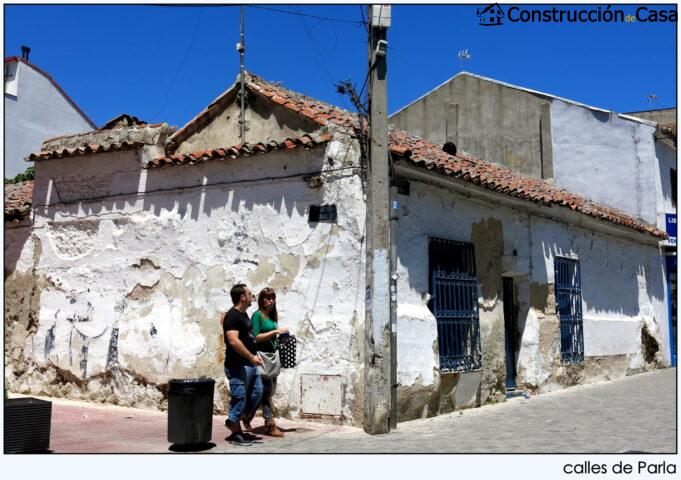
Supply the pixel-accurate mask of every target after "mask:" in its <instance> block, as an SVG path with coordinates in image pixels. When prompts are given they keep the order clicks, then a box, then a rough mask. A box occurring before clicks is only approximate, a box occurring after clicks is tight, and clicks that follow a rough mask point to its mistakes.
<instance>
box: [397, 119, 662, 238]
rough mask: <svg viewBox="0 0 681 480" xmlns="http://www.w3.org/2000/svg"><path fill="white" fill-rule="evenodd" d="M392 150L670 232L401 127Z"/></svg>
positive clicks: (469, 177) (501, 187)
mask: <svg viewBox="0 0 681 480" xmlns="http://www.w3.org/2000/svg"><path fill="white" fill-rule="evenodd" d="M390 151H391V152H392V153H393V154H395V155H397V156H398V157H399V158H401V159H403V160H405V161H407V162H409V163H410V164H412V165H415V166H418V167H421V168H424V169H426V170H431V171H434V172H437V173H439V174H442V175H447V176H449V177H452V178H457V179H460V180H463V181H465V182H468V183H472V184H474V185H478V186H480V187H482V188H485V189H487V190H492V191H495V192H498V193H503V194H505V195H509V196H512V197H515V198H519V199H522V200H527V201H530V202H534V203H538V204H540V205H548V206H561V207H567V208H570V209H571V210H576V211H578V212H581V213H584V214H586V215H589V216H591V217H594V218H598V219H601V220H607V221H609V222H613V223H616V224H618V225H624V226H626V227H629V228H633V229H634V230H638V231H639V232H644V233H649V234H651V235H654V236H656V237H660V238H666V237H667V234H666V233H665V232H663V231H661V230H659V229H657V228H655V227H653V226H652V225H649V224H647V223H644V222H641V221H639V220H636V219H634V218H633V217H631V216H629V215H627V214H626V213H623V212H621V211H619V210H617V209H614V208H611V207H606V206H604V205H599V204H597V203H594V202H592V201H590V200H587V199H586V198H584V197H581V196H579V195H576V194H574V193H570V192H568V191H566V190H563V189H562V188H559V187H557V186H555V185H553V184H551V183H548V182H546V181H544V180H541V179H537V178H531V177H527V176H524V175H521V174H519V173H517V172H515V171H513V170H509V169H508V168H505V167H502V166H500V165H496V164H493V163H488V162H485V161H482V160H479V159H476V158H473V157H471V156H470V155H467V154H465V153H463V152H457V153H456V155H449V154H448V153H445V152H444V151H442V147H441V146H438V145H434V144H432V143H430V142H427V141H425V140H422V139H420V138H418V137H415V136H412V135H409V134H408V133H406V132H404V131H401V130H393V131H392V132H391V133H390Z"/></svg>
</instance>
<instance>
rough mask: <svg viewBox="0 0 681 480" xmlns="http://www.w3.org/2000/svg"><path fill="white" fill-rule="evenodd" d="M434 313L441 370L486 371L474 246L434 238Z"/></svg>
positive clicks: (431, 286)
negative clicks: (483, 362)
mask: <svg viewBox="0 0 681 480" xmlns="http://www.w3.org/2000/svg"><path fill="white" fill-rule="evenodd" d="M429 250H430V251H429V253H430V265H431V278H430V291H431V305H430V307H431V310H432V311H433V314H434V315H435V319H436V321H437V337H438V350H439V357H440V371H443V372H469V371H474V370H479V369H480V368H482V350H481V348H480V315H479V310H478V280H477V278H476V277H475V262H474V257H473V246H472V245H470V244H466V243H461V242H453V241H449V240H442V239H435V238H432V239H430V247H429Z"/></svg>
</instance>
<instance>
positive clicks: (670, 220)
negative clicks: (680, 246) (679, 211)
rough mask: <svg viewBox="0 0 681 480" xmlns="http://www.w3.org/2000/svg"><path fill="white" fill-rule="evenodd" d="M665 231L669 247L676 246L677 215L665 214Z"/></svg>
mask: <svg viewBox="0 0 681 480" xmlns="http://www.w3.org/2000/svg"><path fill="white" fill-rule="evenodd" d="M664 223H665V230H666V231H667V235H669V239H668V240H667V242H668V244H669V245H676V214H675V213H665V214H664Z"/></svg>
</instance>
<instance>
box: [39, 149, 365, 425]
mask: <svg viewBox="0 0 681 480" xmlns="http://www.w3.org/2000/svg"><path fill="white" fill-rule="evenodd" d="M107 155H108V157H107V158H104V157H105V156H107ZM329 158H330V159H332V160H333V166H331V165H330V162H329V161H328V159H329ZM358 158H359V152H358V150H357V148H356V146H353V145H350V146H348V145H346V144H344V143H341V142H336V141H334V142H330V143H329V144H327V145H325V146H320V147H316V148H315V149H312V150H309V151H305V150H304V149H303V148H299V149H295V150H292V151H288V152H286V151H284V152H272V153H269V154H267V155H262V156H254V157H248V158H239V159H235V160H229V161H217V162H208V163H206V164H203V165H196V166H180V167H172V168H166V169H160V170H150V171H145V172H143V174H142V175H140V172H139V171H135V169H134V168H133V166H134V164H135V162H136V161H137V159H138V156H137V153H136V152H130V151H127V152H117V153H111V154H100V156H98V157H97V158H96V159H95V158H87V157H76V158H72V159H64V160H60V161H45V162H42V163H41V165H39V167H40V168H39V169H38V178H37V180H36V195H37V197H36V198H39V199H40V200H41V201H45V200H48V198H49V199H50V200H48V201H49V202H55V201H57V200H58V196H55V194H54V193H53V192H54V184H56V185H57V187H58V188H57V189H58V191H59V195H61V197H62V198H65V197H68V198H69V199H70V200H71V201H72V202H73V203H70V204H66V205H64V204H58V205H53V206H50V207H48V208H37V209H36V220H35V229H34V237H35V241H39V242H40V243H41V245H42V255H41V257H40V261H39V263H38V266H37V270H36V275H37V276H44V277H46V278H48V279H49V282H50V284H51V285H52V287H50V288H48V289H46V290H45V291H43V292H42V295H41V297H40V309H39V327H38V331H37V333H36V334H35V335H34V336H31V337H29V339H28V341H27V343H28V344H29V346H30V347H29V356H30V358H31V359H32V360H33V361H34V362H35V363H36V364H38V365H39V366H48V365H50V364H54V365H57V366H59V367H60V368H61V369H64V370H67V371H69V372H71V373H73V374H74V375H76V376H77V377H78V378H83V379H85V380H86V381H89V380H90V379H91V378H93V377H95V376H97V375H98V374H101V373H102V372H104V371H105V370H106V369H107V368H108V367H107V363H108V362H109V361H110V360H111V359H110V358H107V357H108V355H109V349H110V344H111V338H112V332H114V330H115V329H116V328H117V330H118V360H119V363H120V366H121V368H123V369H125V370H126V371H128V372H131V373H133V374H136V375H140V376H142V377H143V378H145V379H146V380H147V381H148V382H150V383H165V382H167V381H168V380H169V379H171V378H186V377H195V376H199V375H208V376H211V377H213V378H215V379H216V380H218V382H224V373H223V371H222V364H221V362H220V361H219V359H220V358H222V353H223V351H224V345H223V342H222V330H221V327H220V325H219V323H218V320H219V317H220V314H221V312H224V311H226V310H227V309H229V308H230V307H231V300H230V298H229V290H230V288H231V287H232V285H233V284H235V283H237V282H239V281H245V282H246V283H247V284H248V285H249V286H250V287H251V288H252V289H253V291H254V292H255V293H257V292H259V291H260V289H262V288H264V287H265V286H268V285H271V286H273V287H274V288H275V290H276V291H277V303H278V309H279V314H280V319H281V320H280V321H281V325H282V326H286V327H289V328H290V330H291V333H293V334H294V335H296V336H297V337H298V358H299V365H298V367H297V368H295V369H292V370H283V371H282V374H281V375H280V377H279V382H278V391H277V397H276V402H275V403H276V405H277V406H278V407H279V408H282V409H283V410H284V411H286V410H289V409H290V410H291V411H293V412H295V411H297V409H298V408H299V405H300V395H301V386H300V378H301V375H303V374H316V375H320V374H323V375H340V376H341V377H342V383H343V388H344V395H345V396H344V399H343V410H342V414H343V415H344V416H345V417H346V418H348V419H352V417H353V406H354V404H353V399H354V395H355V390H354V388H355V384H356V382H357V381H358V378H359V374H360V367H359V366H358V358H359V355H360V353H359V348H360V345H359V344H360V343H361V342H362V339H361V338H359V339H358V338H357V337H356V334H357V332H362V331H363V321H364V320H363V319H364V301H363V299H364V269H365V267H364V261H365V260H364V259H365V253H364V246H363V237H364V213H365V212H364V202H363V197H362V188H361V182H360V179H359V177H358V175H357V174H356V173H357V172H356V171H355V169H354V168H355V167H356V166H357V161H358ZM109 169H113V170H115V171H117V172H118V176H117V177H116V178H115V181H112V182H110V186H109V190H108V191H107V194H108V195H112V197H110V198H109V199H106V200H104V201H102V202H95V201H89V200H83V201H82V202H81V201H78V199H79V198H83V197H87V196H89V195H90V194H91V192H90V188H89V187H88V185H87V182H81V181H78V178H79V177H80V176H82V177H83V178H90V181H89V184H90V185H91V184H92V183H93V182H95V183H96V178H91V177H98V178H100V179H102V178H111V172H110V171H109ZM322 169H323V170H324V172H325V173H322V177H323V178H324V179H325V183H324V185H323V186H322V187H321V188H320V189H312V188H310V187H309V186H308V184H307V182H306V181H304V180H303V179H302V178H301V177H300V176H297V175H299V174H302V173H305V172H315V171H317V170H322ZM330 169H343V170H339V171H336V172H334V173H331V172H328V170H330ZM53 175H58V176H59V177H58V178H56V179H55V181H54V182H53V183H52V186H50V180H51V179H52V177H53ZM274 177H290V178H280V179H278V180H274V179H273V180H267V179H268V178H274ZM60 178H61V179H69V181H68V182H62V183H61V186H60V183H59V182H60ZM202 185H203V186H202ZM138 186H139V188H140V190H142V191H143V192H146V193H140V194H139V195H138V194H136V193H131V192H135V191H137V189H138ZM179 187H183V188H182V189H179ZM50 192H52V193H50ZM120 192H122V194H121V195H120V196H115V195H116V194H117V193H120ZM321 203H335V204H337V206H338V222H337V224H329V223H309V222H308V216H307V215H308V210H309V206H310V205H311V204H321ZM256 309H257V304H255V303H254V305H253V306H252V307H251V309H250V311H249V312H250V313H252V312H253V311H255V310H256ZM81 319H85V320H81ZM333 393H334V394H335V393H336V392H333ZM121 395H122V396H124V393H122V394H121ZM338 395H340V392H338ZM125 401H126V399H125V398H123V400H121V402H122V403H124V402H125ZM130 401H131V402H132V400H130ZM135 402H136V403H139V402H138V400H136V401H135Z"/></svg>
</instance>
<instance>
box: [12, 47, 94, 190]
mask: <svg viewBox="0 0 681 480" xmlns="http://www.w3.org/2000/svg"><path fill="white" fill-rule="evenodd" d="M94 128H96V127H95V125H94V124H93V123H92V121H91V120H90V119H89V118H88V117H87V116H86V115H85V114H84V113H83V112H82V111H81V110H80V108H78V106H77V105H76V104H75V102H74V101H73V100H72V99H71V98H70V97H69V96H68V95H67V94H66V92H65V91H64V90H62V88H61V87H60V86H59V85H58V84H57V83H56V82H55V81H54V79H52V77H51V76H50V75H48V74H47V73H45V72H44V71H43V70H41V69H40V68H39V67H37V66H36V65H34V64H33V63H31V62H29V61H28V59H26V58H22V57H9V58H5V178H12V177H14V176H16V175H17V174H19V173H22V172H23V171H24V170H26V168H27V167H28V166H30V164H27V163H26V162H25V161H24V158H25V157H26V156H27V155H29V154H31V153H33V152H36V151H38V150H39V149H40V146H41V145H42V142H43V140H45V139H46V138H48V137H54V136H56V135H64V134H70V133H79V132H85V131H87V130H91V129H94Z"/></svg>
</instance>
